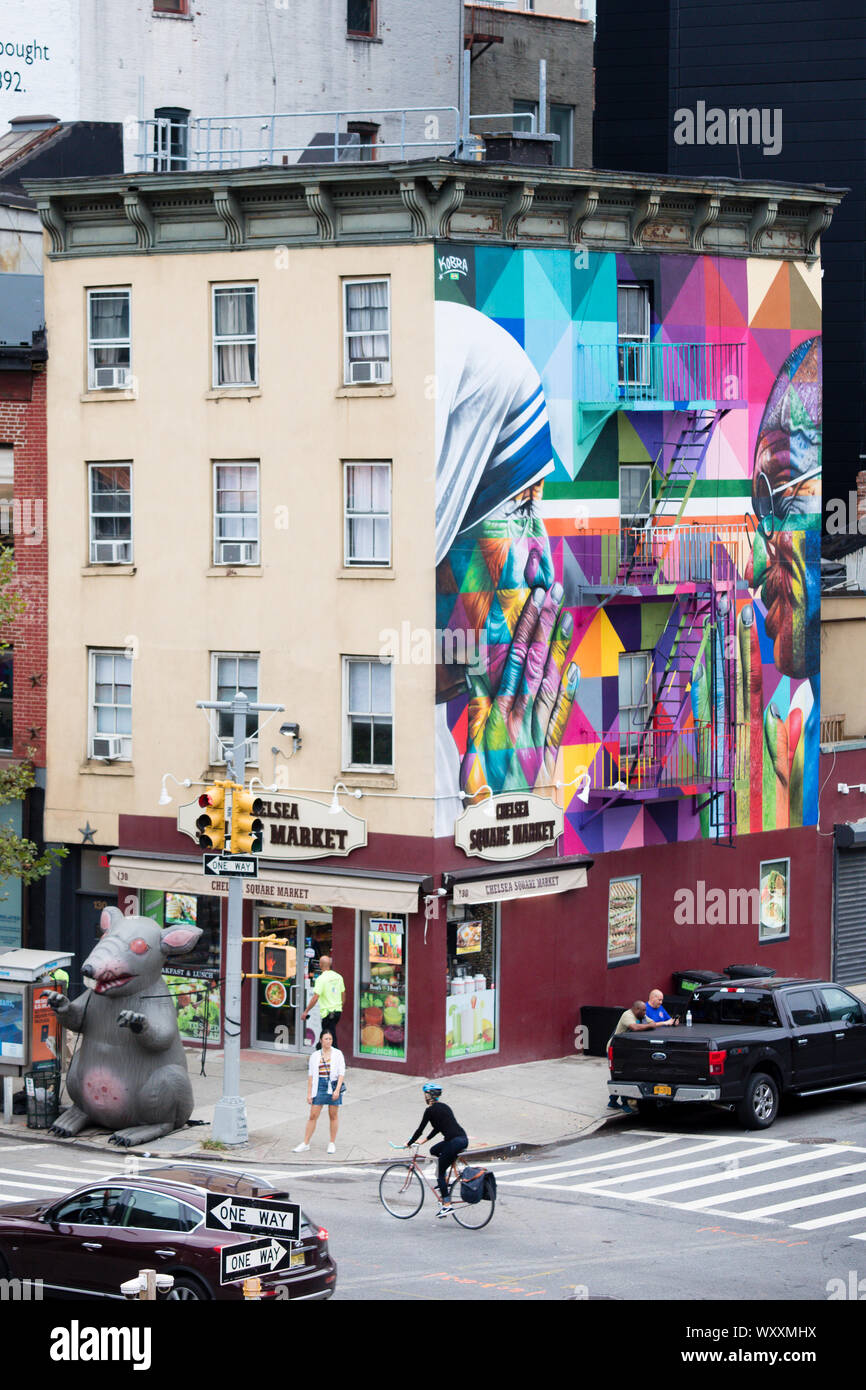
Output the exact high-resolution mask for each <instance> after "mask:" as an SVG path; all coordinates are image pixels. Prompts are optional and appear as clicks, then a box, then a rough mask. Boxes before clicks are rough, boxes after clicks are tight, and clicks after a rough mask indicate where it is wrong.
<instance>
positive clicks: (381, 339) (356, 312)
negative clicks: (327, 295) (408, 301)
mask: <svg viewBox="0 0 866 1390" xmlns="http://www.w3.org/2000/svg"><path fill="white" fill-rule="evenodd" d="M388 289H389V285H388V281H387V280H374V281H371V282H369V283H366V284H361V285H347V286H346V328H347V330H348V332H349V334H350V335H351V336H350V337H349V360H350V361H352V362H366V361H369V360H370V359H371V358H386V357H387V356H388Z"/></svg>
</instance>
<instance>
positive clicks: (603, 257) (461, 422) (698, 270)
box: [435, 243, 821, 853]
mask: <svg viewBox="0 0 866 1390" xmlns="http://www.w3.org/2000/svg"><path fill="white" fill-rule="evenodd" d="M435 254H436V262H435V289H436V300H437V306H436V307H437V329H436V332H437V338H436V364H437V452H438V461H437V565H438V568H437V579H436V591H437V592H436V602H437V626H438V627H439V629H440V630H441V631H442V632H443V633H445V634H446V636H448V635H450V638H451V641H450V642H449V641H447V640H446V641H444V642H443V645H442V650H443V652H444V658H443V662H442V664H440V666H439V668H438V670H437V791H438V794H439V800H438V801H437V833H438V834H446V833H448V829H449V826H450V825H452V824H453V820H454V818H455V816H456V815H457V814H459V810H460V806H461V804H466V803H467V802H468V801H474V800H481V799H484V798H485V797H486V796H487V795H489V793H490V792H494V793H498V792H503V791H536V792H539V793H540V794H542V795H548V796H551V797H553V799H555V800H556V801H557V802H558V803H559V804H560V805H562V806H563V807H564V810H565V826H566V829H565V836H564V843H563V845H562V850H563V852H564V853H575V852H580V851H582V850H586V851H589V852H597V851H600V850H605V849H607V850H613V849H620V848H625V847H639V846H643V845H650V844H660V843H666V842H669V841H672V840H679V839H691V838H696V837H698V836H703V837H705V838H709V839H719V840H721V839H729V838H730V837H731V836H732V835H733V834H734V833H735V832H738V833H747V832H749V831H757V830H762V829H780V828H783V827H786V826H789V825H790V826H795V825H806V824H813V823H815V821H816V819H817V765H818V724H819V718H818V716H819V708H818V706H819V564H820V561H819V545H820V530H819V528H820V487H821V483H820V462H821V460H820V447H821V392H820V361H821V358H820V336H819V333H820V270H819V268H818V267H817V266H815V267H806V266H802V265H799V264H795V263H792V262H785V263H781V264H780V263H778V262H771V261H767V260H751V259H750V260H737V259H734V258H730V257H713V256H680V255H667V254H665V255H649V254H635V255H628V256H625V255H617V254H614V253H593V252H589V253H587V252H586V251H579V252H577V253H576V254H575V253H572V252H569V251H565V250H558V249H556V250H538V251H529V250H523V249H509V248H506V247H487V246H485V247H472V246H466V245H463V244H459V245H458V244H446V243H441V244H439V245H438V246H437V247H436V252H435ZM625 287H629V288H628V289H625ZM632 292H635V293H634V295H633V298H631V299H629V294H630V293H632ZM618 305H619V312H618ZM644 305H645V306H646V314H647V320H646V324H645V325H644V324H643V323H642V322H641V306H644ZM635 310H636V311H637V312H634V311H635ZM632 320H633V321H632ZM466 652H471V653H472V654H473V655H475V656H476V659H474V660H472V662H471V664H470V663H468V661H466V660H464V661H461V660H459V657H460V654H461V653H466Z"/></svg>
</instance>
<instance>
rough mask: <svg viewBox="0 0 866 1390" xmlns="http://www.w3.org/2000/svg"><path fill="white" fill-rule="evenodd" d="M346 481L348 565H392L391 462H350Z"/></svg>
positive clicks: (346, 558) (346, 556)
mask: <svg viewBox="0 0 866 1390" xmlns="http://www.w3.org/2000/svg"><path fill="white" fill-rule="evenodd" d="M343 482H344V492H343V496H344V503H345V563H346V565H390V563H391V465H390V463H347V464H345V465H344V471H343Z"/></svg>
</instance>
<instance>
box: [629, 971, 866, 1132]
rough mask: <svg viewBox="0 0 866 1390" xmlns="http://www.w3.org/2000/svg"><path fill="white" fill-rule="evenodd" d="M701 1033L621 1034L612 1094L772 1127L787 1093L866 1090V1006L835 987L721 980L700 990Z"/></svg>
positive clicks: (696, 1025)
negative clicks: (720, 1108)
mask: <svg viewBox="0 0 866 1390" xmlns="http://www.w3.org/2000/svg"><path fill="white" fill-rule="evenodd" d="M691 1014H692V1026H691V1027H685V1026H684V1025H683V1024H679V1025H675V1026H672V1025H667V1026H665V1027H657V1028H653V1029H652V1030H651V1031H649V1030H648V1031H646V1032H640V1033H629V1032H626V1033H621V1034H619V1035H618V1036H615V1037H613V1038H611V1041H610V1044H609V1047H608V1061H609V1062H610V1076H611V1079H610V1081H609V1082H608V1091H609V1093H610V1094H611V1095H613V1096H625V1097H628V1098H631V1099H634V1100H636V1101H637V1105H638V1110H639V1111H640V1113H641V1114H643V1115H647V1116H651V1115H653V1114H654V1113H656V1111H657V1110H658V1107H659V1106H662V1105H668V1104H677V1103H684V1102H685V1103H689V1102H696V1101H697V1102H700V1101H703V1102H707V1101H710V1102H717V1103H720V1104H722V1105H727V1106H730V1107H731V1108H732V1109H734V1110H735V1111H736V1114H737V1116H738V1118H739V1120H740V1123H741V1124H742V1125H743V1126H744V1127H745V1128H746V1129H767V1128H768V1127H769V1126H770V1125H771V1124H772V1123H773V1121H774V1120H775V1118H776V1115H777V1114H778V1112H779V1099H780V1097H781V1096H783V1095H815V1094H817V1093H818V1092H820V1091H835V1090H842V1089H843V1088H844V1087H846V1086H856V1085H858V1084H863V1083H866V1007H864V1005H863V1004H861V1002H860V1000H859V999H857V998H856V997H855V996H854V995H853V994H849V993H848V991H847V990H845V989H842V988H841V986H839V985H834V984H830V983H829V982H828V981H826V980H798V979H785V980H776V979H773V980H743V981H739V982H736V981H724V982H722V981H719V982H717V983H714V984H706V985H702V986H701V987H700V988H699V989H697V990H695V993H694V996H693V999H692V1003H691Z"/></svg>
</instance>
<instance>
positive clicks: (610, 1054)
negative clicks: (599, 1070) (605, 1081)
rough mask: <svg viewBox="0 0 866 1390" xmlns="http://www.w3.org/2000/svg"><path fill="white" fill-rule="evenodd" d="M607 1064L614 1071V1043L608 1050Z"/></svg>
mask: <svg viewBox="0 0 866 1390" xmlns="http://www.w3.org/2000/svg"><path fill="white" fill-rule="evenodd" d="M607 1064H608V1066H609V1067H610V1069H611V1071H613V1043H611V1044H610V1046H609V1047H608V1049H607Z"/></svg>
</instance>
